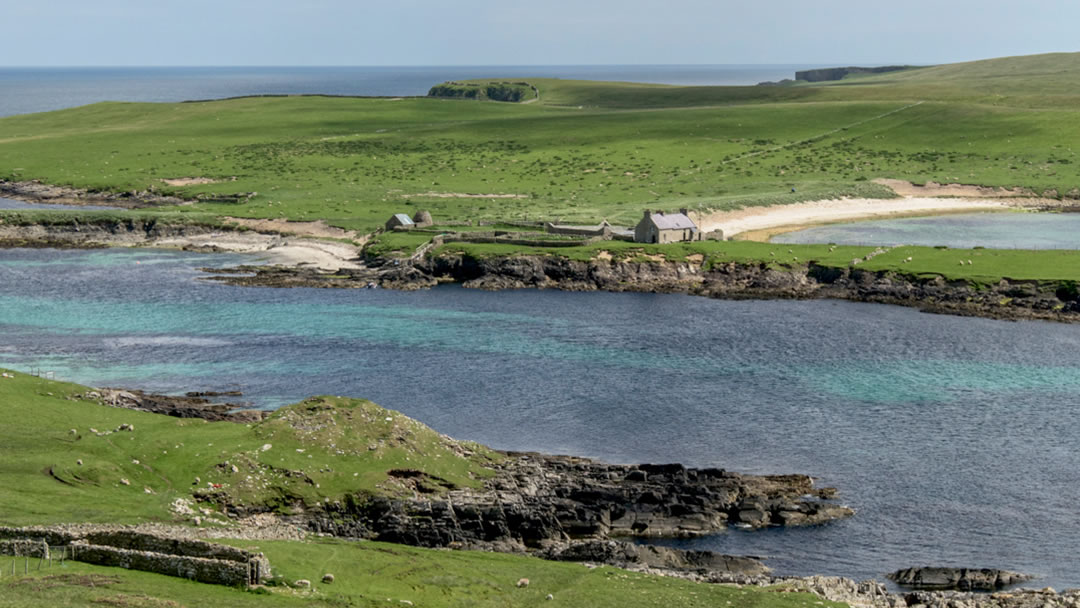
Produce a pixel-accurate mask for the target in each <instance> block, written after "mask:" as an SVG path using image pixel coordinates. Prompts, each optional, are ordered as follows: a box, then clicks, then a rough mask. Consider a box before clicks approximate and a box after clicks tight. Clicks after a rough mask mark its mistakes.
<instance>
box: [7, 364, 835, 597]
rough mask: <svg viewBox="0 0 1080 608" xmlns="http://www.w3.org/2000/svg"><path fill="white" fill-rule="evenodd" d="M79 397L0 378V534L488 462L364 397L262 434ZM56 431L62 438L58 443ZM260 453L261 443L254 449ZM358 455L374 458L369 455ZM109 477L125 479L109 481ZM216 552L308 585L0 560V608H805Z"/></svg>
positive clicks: (403, 551)
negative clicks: (204, 496) (270, 588)
mask: <svg viewBox="0 0 1080 608" xmlns="http://www.w3.org/2000/svg"><path fill="white" fill-rule="evenodd" d="M87 390H88V389H87V388H86V387H81V386H77V385H73V384H67V383H61V382H54V381H49V380H44V379H40V378H34V377H31V376H26V375H23V374H15V378H14V379H12V378H4V377H0V417H2V418H3V419H4V421H5V422H4V424H3V425H0V487H3V488H4V491H3V493H0V525H28V524H48V523H58V522H82V521H90V522H108V523H121V522H137V521H158V520H165V521H169V520H171V519H172V517H173V516H172V515H171V514H170V512H169V509H168V505H169V503H170V502H171V501H172V500H173V499H175V498H177V497H185V496H190V494H191V490H192V485H191V481H192V479H193V478H194V477H195V476H200V477H201V478H202V481H203V482H204V483H205V482H206V481H214V482H219V483H222V484H224V488H223V490H224V491H226V492H228V493H229V494H230V495H231V496H232V497H233V498H234V499H240V500H245V501H248V502H260V501H263V502H269V503H271V504H272V503H273V502H274V501H275V500H276V499H277V498H278V497H280V496H281V495H282V494H289V495H293V496H298V497H302V498H304V499H305V500H307V501H308V502H311V501H314V500H319V499H323V498H327V497H330V498H334V497H340V496H341V495H342V494H343V493H345V492H355V491H379V492H389V493H394V492H396V491H399V490H400V488H399V487H396V486H395V485H394V483H393V482H392V481H390V480H389V478H388V477H387V475H386V471H387V470H388V469H391V468H414V469H420V470H424V471H427V472H429V473H431V474H433V475H438V476H439V477H441V478H443V479H445V480H447V481H451V482H454V483H457V484H470V483H474V480H473V476H479V475H484V474H485V469H484V468H483V466H482V465H483V463H484V462H486V459H487V457H489V456H490V453H489V452H487V450H486V449H484V448H482V447H480V446H476V445H475V444H465V445H464V447H468V448H469V449H470V451H472V452H474V456H472V457H471V458H467V457H464V456H462V455H460V450H459V447H460V445H459V444H456V443H454V442H452V441H451V440H449V439H447V438H445V437H443V436H440V435H437V434H436V433H434V432H432V431H431V430H430V429H427V428H426V427H423V426H422V425H420V424H419V423H417V422H415V421H412V420H409V419H407V418H405V417H404V416H401V415H400V414H396V413H394V412H390V411H387V410H383V409H381V408H378V407H377V406H374V405H373V404H371V403H369V402H365V401H356V400H347V399H342V398H337V397H335V398H316V399H309V400H307V401H305V402H304V403H303V404H300V405H298V406H291V407H288V408H283V409H282V410H279V412H278V413H277V415H275V416H274V417H272V418H270V419H269V420H267V421H266V422H264V423H262V424H258V425H251V426H245V425H238V424H232V423H206V422H203V421H198V420H178V419H175V418H169V417H165V416H159V415H155V414H147V413H143V412H135V411H130V410H122V409H116V408H110V407H103V406H100V405H96V404H93V403H89V402H86V401H79V400H72V399H70V398H69V397H71V396H72V395H76V394H81V393H85V392H86V391H87ZM388 418H389V420H388ZM120 424H133V425H134V426H135V430H134V431H133V432H117V433H112V434H110V435H107V436H104V437H99V436H96V435H94V434H92V433H90V431H89V428H91V427H93V428H96V429H98V430H99V431H104V430H107V429H115V428H116V427H117V426H119V425H120ZM71 428H75V429H77V431H78V432H77V434H74V435H72V434H70V432H69V429H71ZM266 444H270V445H272V446H273V447H271V448H270V449H268V450H266V451H263V450H262V447H263V446H264V445H266ZM372 445H374V446H376V449H375V450H371V449H369V447H370V446H372ZM300 450H303V452H301V451H300ZM78 460H82V461H83V464H82V465H79V464H77V461H78ZM136 460H138V463H136V462H135V461H136ZM222 462H228V463H230V464H236V465H238V468H239V469H240V473H232V472H231V470H229V469H228V468H224V467H222V468H219V467H218V466H217V465H218V464H220V463H222ZM252 464H262V465H273V466H274V467H278V470H284V469H288V470H292V471H303V472H304V473H305V474H306V475H308V476H309V477H310V478H311V479H312V481H313V483H314V484H317V485H312V484H307V483H304V482H296V481H291V480H289V479H285V478H282V477H280V476H273V475H263V478H264V481H267V482H268V486H267V487H263V484H262V483H260V482H258V481H259V477H260V475H261V473H260V471H261V470H263V471H264V469H261V468H260V467H254V468H249V465H252ZM50 469H51V470H52V472H53V473H54V474H55V475H56V477H55V478H54V477H53V476H52V475H51V474H50ZM248 475H251V476H252V480H248V479H247V477H248ZM57 478H59V479H57ZM121 478H123V479H128V480H129V481H130V482H131V485H130V486H126V485H122V484H121V483H120V481H119V480H120V479H121ZM144 488H150V489H152V490H153V491H154V493H153V494H148V493H146V492H145V490H144ZM230 542H233V543H234V544H237V545H239V546H244V547H251V548H254V549H257V550H259V551H263V552H265V553H266V554H267V556H268V557H269V559H270V561H271V564H272V565H273V568H274V572H275V574H277V575H279V577H280V580H284V581H290V582H291V581H295V580H297V579H301V578H304V579H308V580H311V581H313V582H315V583H316V587H317V590H316V591H314V592H300V591H294V590H290V589H287V588H283V587H274V592H273V593H271V594H256V593H251V592H246V591H240V590H236V589H229V588H225V587H217V586H210V585H200V584H197V583H192V582H190V581H185V580H181V579H177V578H171V577H165V576H159V575H153V574H148V573H143V572H131V571H126V570H120V569H115V568H102V567H96V566H90V565H86V564H79V563H73V562H68V563H67V564H66V565H65V566H64V567H61V566H60V565H59V564H58V563H54V564H53V566H52V568H51V569H50V568H45V569H43V570H41V571H37V570H36V567H37V562H33V563H32V564H31V565H30V567H31V569H32V571H31V575H30V576H25V577H24V576H23V575H22V570H23V568H24V563H23V560H22V559H18V558H10V557H3V556H0V572H2V573H3V575H2V576H0V607H3V608H7V607H20V608H21V607H25V606H42V605H64V606H94V605H96V606H100V605H116V606H192V607H194V606H207V605H212V606H309V605H314V606H373V605H386V600H387V598H392V602H393V603H394V604H395V605H398V601H399V600H402V599H407V600H409V601H411V602H413V603H414V605H416V606H532V605H537V604H541V603H543V602H544V601H545V600H544V596H545V595H546V594H548V593H552V594H554V595H555V596H556V597H557V599H559V600H561V601H563V602H568V603H569V605H578V606H612V607H620V606H627V605H633V606H666V605H671V603H672V602H674V603H677V604H679V605H685V606H709V605H713V606H715V605H727V604H726V602H729V601H734V602H736V603H737V604H738V605H742V606H761V607H766V608H788V607H795V606H808V605H820V604H818V603H817V598H813V597H811V596H807V595H797V594H787V593H784V594H778V593H769V592H761V591H758V590H753V591H750V592H747V591H744V590H739V589H734V588H728V587H719V586H713V585H698V584H694V583H689V582H686V581H682V580H677V579H668V578H660V577H654V576H646V575H639V574H632V573H627V572H624V571H621V570H617V569H612V568H598V569H595V570H590V569H587V568H584V567H582V566H581V565H578V564H566V563H555V562H546V561H542V560H538V559H533V558H526V557H519V556H510V555H501V554H492V553H473V552H451V551H436V550H425V549H417V548H412V547H403V546H397V545H388V544H383V543H373V542H362V543H355V542H344V541H333V540H319V541H317V542H285V541H276V542H270V541H260V542H258V543H255V542H253V541H230ZM13 563H14V564H15V567H16V573H17V576H16V577H14V578H12V577H11V576H10V572H11V567H12V564H13ZM327 572H331V573H334V575H335V576H336V578H337V580H336V582H335V583H334V584H333V585H332V586H330V585H321V584H320V583H319V581H320V579H321V578H322V575H323V574H325V573H327ZM88 577H93V578H88ZM523 577H524V578H529V579H530V580H531V581H532V584H531V585H530V586H529V587H528V588H527V589H518V588H517V587H516V586H515V583H516V582H517V580H518V579H519V578H523ZM90 583H93V584H92V585H91V584H90Z"/></svg>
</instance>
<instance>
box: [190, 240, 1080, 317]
mask: <svg viewBox="0 0 1080 608" xmlns="http://www.w3.org/2000/svg"><path fill="white" fill-rule="evenodd" d="M204 270H208V271H209V272H214V273H219V274H220V275H221V276H218V277H214V279H215V280H220V281H222V282H225V283H228V284H231V285H241V286H255V287H334V288H361V287H371V286H373V285H377V286H379V287H383V288H389V289H404V290H413V289H427V288H430V287H433V286H435V285H438V284H440V283H460V284H461V285H463V286H464V287H467V288H475V289H487V290H501V289H527V288H529V289H561V290H565V291H613V292H644V293H679V294H688V295H698V296H704V297H710V298H717V299H733V300H735V299H800V300H801V299H818V298H833V299H840V300H850V301H853V302H870V303H878V304H893V305H899V306H908V307H912V308H917V309H919V310H921V311H924V312H931V313H940V314H951V315H960V316H974V317H985V318H991V319H1002V320H1013V321H1016V320H1045V321H1058V322H1067V323H1072V322H1078V321H1080V295H1078V294H1076V293H1073V292H1071V291H1068V290H1062V289H1059V288H1058V287H1057V286H1056V285H1049V284H1040V283H1039V282H1037V281H1010V280H1006V279H1002V280H1001V281H999V282H998V283H997V284H995V285H990V286H983V287H977V286H973V285H971V284H969V283H967V282H966V281H946V280H945V279H943V278H942V277H940V276H933V277H917V276H909V275H903V274H900V273H896V272H891V271H870V270H864V269H861V268H857V267H852V268H839V267H831V266H821V265H818V264H815V263H813V262H810V263H804V264H794V265H791V266H788V267H786V268H783V269H779V268H774V267H770V266H769V265H767V264H764V263H756V262H755V263H736V262H728V263H723V264H717V265H715V266H713V267H712V268H709V269H705V268H703V267H702V266H701V264H695V263H689V262H666V261H648V262H637V261H635V262H621V261H609V260H589V261H578V260H570V259H567V258H561V257H554V256H541V255H515V256H505V257H492V258H484V259H475V258H469V257H464V256H460V255H442V256H437V257H434V258H430V259H424V260H420V261H418V262H416V263H415V264H402V265H400V266H382V267H378V266H374V264H373V265H372V266H369V267H366V268H363V269H358V270H353V271H340V272H335V273H333V274H329V273H324V272H319V271H317V270H313V269H302V268H287V267H282V266H243V267H239V268H234V269H225V270H213V269H204ZM238 273H242V274H238Z"/></svg>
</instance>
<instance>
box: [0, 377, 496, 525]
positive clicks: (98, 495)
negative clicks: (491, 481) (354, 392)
mask: <svg viewBox="0 0 1080 608" xmlns="http://www.w3.org/2000/svg"><path fill="white" fill-rule="evenodd" d="M15 376H16V377H15V378H14V379H11V378H2V377H0V418H2V419H3V420H5V423H4V424H3V425H2V426H0V487H3V488H4V493H3V498H2V501H0V525H29V524H47V523H52V522H65V521H89V522H124V523H127V522H138V521H157V520H165V521H168V520H171V519H172V518H173V515H172V513H171V512H170V510H169V505H170V503H172V501H173V500H175V499H177V498H191V496H192V492H193V491H194V490H196V489H198V488H204V489H205V488H206V487H207V484H208V483H219V484H222V488H221V489H220V491H222V492H225V494H226V496H228V498H229V499H230V500H231V501H234V502H239V503H243V504H249V505H267V506H270V507H281V508H285V509H287V508H288V504H287V503H292V502H296V501H300V502H303V503H306V504H313V503H315V502H317V501H320V500H324V499H326V498H330V499H333V500H336V499H340V498H341V497H343V496H344V495H345V494H352V493H358V492H360V493H381V494H398V493H405V492H407V493H408V494H410V495H411V490H408V491H407V490H406V489H405V488H404V487H402V486H400V485H398V483H397V482H396V481H395V480H394V479H393V478H391V477H389V476H388V475H387V471H389V470H391V469H410V468H411V469H419V470H422V471H424V472H426V473H428V474H429V475H432V476H434V477H438V478H440V479H442V480H445V481H446V483H448V484H454V485H458V486H468V485H475V484H476V483H478V481H477V479H478V478H481V477H483V476H485V475H487V474H489V472H490V471H489V469H487V468H486V467H485V466H484V464H485V463H486V462H490V459H491V458H497V455H495V454H493V453H491V452H490V451H488V450H487V449H486V448H483V447H482V446H477V445H475V444H459V443H458V442H454V441H452V440H450V439H448V438H446V437H444V436H441V435H439V434H437V433H435V432H434V431H432V430H431V429H429V428H427V427H425V426H423V425H422V424H421V423H419V422H416V421H415V420H412V419H410V418H407V417H405V416H402V415H401V414H399V413H397V412H393V411H390V410H384V409H382V408H380V407H378V406H376V405H375V404H373V403H370V402H368V401H363V400H351V399H343V398H338V397H320V398H312V399H308V400H306V401H304V402H302V403H300V404H297V405H294V406H289V407H286V408H282V409H280V410H278V411H277V412H276V413H275V414H274V415H273V416H272V417H271V418H269V419H267V420H265V421H263V422H262V423H259V424H253V425H240V424H233V423H207V422H205V421H202V420H190V419H189V420H182V419H177V418H170V417H166V416H159V415H155V414H148V413H144V412H136V411H132V410H125V409H118V408H112V407H106V406H101V405H97V404H96V403H93V402H90V401H84V400H76V399H71V398H69V397H71V396H72V395H77V394H83V393H85V392H86V391H87V390H88V389H86V388H85V387H80V386H77V385H73V384H67V383H62V382H54V381H50V380H44V379H40V378H34V377H31V376H27V375H25V374H15ZM27 412H33V415H27ZM122 424H132V425H134V427H135V431H134V432H114V433H112V434H109V435H105V436H98V435H97V434H95V433H93V432H92V431H90V429H91V428H93V429H96V430H97V431H99V432H105V431H112V430H115V429H116V428H118V427H119V426H120V425H122ZM71 429H75V430H76V433H75V434H72V433H71V432H70V430H71ZM266 445H270V446H272V447H271V448H269V449H266V450H264V449H263V447H264V446H266ZM372 447H374V448H375V449H371V448H372ZM465 448H467V449H468V450H469V451H470V452H471V454H472V455H471V456H463V455H462V453H463V452H462V450H463V449H465ZM79 460H81V461H82V464H81V465H80V464H78V461H79ZM136 461H138V462H136ZM232 465H235V466H236V467H237V469H238V470H237V472H235V473H234V472H233V471H232V469H231V466H232ZM290 472H291V473H292V474H291V475H290V474H288V473H290ZM197 477H198V478H200V482H199V484H198V485H195V484H194V480H195V478H197ZM121 479H127V480H128V481H129V482H130V485H123V484H122V483H121V481H120V480H121ZM309 480H310V481H309ZM428 483H429V485H430V486H431V487H432V488H433V489H435V490H438V489H439V486H440V483H439V482H437V481H430V482H428ZM147 489H149V490H150V491H151V492H152V493H148V492H147V491H146V490H147Z"/></svg>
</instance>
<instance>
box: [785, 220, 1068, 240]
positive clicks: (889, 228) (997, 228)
mask: <svg viewBox="0 0 1080 608" xmlns="http://www.w3.org/2000/svg"><path fill="white" fill-rule="evenodd" d="M772 241H773V242H775V243H797V244H807V243H834V244H837V245H883V246H895V245H925V246H928V247H935V246H938V245H945V246H947V247H955V248H971V247H988V248H994V249H1080V213H965V214H960V215H939V216H933V217H908V218H898V219H891V220H866V221H861V222H851V223H849V224H828V225H825V226H815V227H813V228H807V229H805V230H798V231H795V232H787V233H784V234H779V235H777V236H775V237H773V238H772Z"/></svg>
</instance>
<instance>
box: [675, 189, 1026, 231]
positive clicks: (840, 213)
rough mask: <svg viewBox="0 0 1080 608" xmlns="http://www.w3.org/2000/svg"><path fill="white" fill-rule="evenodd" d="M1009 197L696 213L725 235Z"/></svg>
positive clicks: (994, 207)
mask: <svg viewBox="0 0 1080 608" xmlns="http://www.w3.org/2000/svg"><path fill="white" fill-rule="evenodd" d="M1017 206H1018V205H1017V202H1015V201H1009V200H988V199H960V198H923V197H912V198H899V199H862V198H852V199H840V200H828V201H813V202H808V203H795V204H792V205H774V206H770V207H747V208H745V209H738V210H735V211H717V212H713V213H707V214H700V215H697V216H696V218H695V220H696V221H697V224H698V226H699V227H700V228H701V229H702V230H703V231H706V232H708V231H711V230H716V229H720V230H723V231H724V238H731V237H732V236H734V235H736V234H740V233H743V232H750V231H756V230H772V229H777V228H783V227H789V226H808V225H813V224H828V223H832V222H842V221H850V220H858V219H879V218H885V217H890V216H892V217H897V216H909V215H933V214H938V213H960V212H965V211H972V212H974V211H1001V210H1004V209H1009V208H1015V207H1017Z"/></svg>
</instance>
